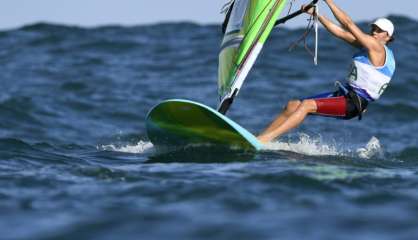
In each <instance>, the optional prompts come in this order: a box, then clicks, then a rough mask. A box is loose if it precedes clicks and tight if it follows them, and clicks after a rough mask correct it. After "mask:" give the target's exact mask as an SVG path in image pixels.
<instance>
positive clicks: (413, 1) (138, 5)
mask: <svg viewBox="0 0 418 240" xmlns="http://www.w3.org/2000/svg"><path fill="white" fill-rule="evenodd" d="M227 1H228V0H1V4H0V29H12V28H17V27H21V26H23V25H27V24H33V23H36V22H50V23H58V24H69V25H77V26H87V27H93V26H102V25H108V24H118V25H126V26H133V25H143V24H151V23H158V22H173V21H176V22H177V21H191V22H195V23H200V24H208V23H220V22H221V21H222V20H223V16H222V15H221V14H220V13H219V12H220V8H221V7H222V5H223V4H224V3H225V2H227ZM307 1H309V0H296V5H297V6H300V4H303V3H305V2H307ZM334 1H335V3H337V5H339V6H340V7H341V8H342V9H344V10H345V11H346V12H347V13H348V14H349V15H350V16H351V17H352V18H353V19H354V20H355V21H360V20H367V21H371V20H373V19H375V18H378V17H381V16H387V15H389V14H400V15H406V16H409V17H412V18H418V17H417V16H416V11H417V10H418V1H417V0H398V1H389V0H334ZM321 2H322V1H321ZM400 3H402V4H400ZM320 6H321V7H320V9H322V10H323V13H324V14H327V15H330V13H329V11H328V9H327V8H326V6H325V3H321V5H320ZM304 19H305V18H299V19H298V20H294V21H292V22H289V24H288V26H290V27H297V26H302V25H305V20H304Z"/></svg>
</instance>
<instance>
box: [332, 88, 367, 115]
mask: <svg viewBox="0 0 418 240" xmlns="http://www.w3.org/2000/svg"><path fill="white" fill-rule="evenodd" d="M335 86H336V87H337V88H338V90H339V91H341V92H342V93H343V94H344V96H345V97H347V98H348V99H349V100H351V101H352V103H353V104H354V106H355V108H356V112H357V116H358V120H359V121H360V120H361V119H362V118H363V113H365V112H366V110H367V105H368V101H367V100H365V99H364V98H362V97H360V96H359V95H358V94H357V93H356V92H355V91H354V89H353V88H352V87H351V86H349V85H345V86H344V85H343V84H341V83H340V82H339V81H336V82H335Z"/></svg>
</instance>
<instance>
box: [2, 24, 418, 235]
mask: <svg viewBox="0 0 418 240" xmlns="http://www.w3.org/2000/svg"><path fill="white" fill-rule="evenodd" d="M390 18H391V19H392V20H393V21H394V22H395V25H396V26H397V35H396V41H395V42H394V43H393V44H392V47H393V49H394V52H395V56H396V59H397V64H398V65H397V71H396V75H395V77H394V79H393V82H392V84H391V85H390V87H389V88H388V89H387V91H386V92H385V93H384V95H383V97H382V98H381V100H379V101H377V102H375V103H373V104H371V105H370V107H369V109H368V112H367V113H366V114H365V116H364V119H363V120H362V121H357V120H355V119H354V120H351V121H340V120H335V119H330V118H321V117H310V118H308V119H307V120H306V121H305V122H304V124H303V125H301V126H300V127H299V128H297V129H295V130H293V131H292V132H290V133H289V134H286V135H285V136H283V137H281V138H280V139H277V140H276V141H274V142H272V143H270V144H268V145H267V146H266V149H265V150H264V151H262V152H260V153H257V154H255V155H250V156H241V155H240V154H239V153H238V154H235V155H233V156H232V157H231V156H224V155H223V154H222V153H219V152H216V151H215V150H211V149H210V148H209V149H205V154H202V152H199V151H194V150H190V151H186V152H182V153H180V154H178V153H170V152H168V153H164V154H160V153H158V152H156V151H155V149H154V147H153V145H152V143H150V141H149V140H148V138H147V136H146V130H145V121H144V120H145V117H146V114H147V112H148V111H149V110H150V109H151V108H152V107H153V106H154V105H155V104H157V103H158V102H160V101H162V100H165V99H169V98H185V99H190V100H194V101H198V102H201V103H204V104H206V105H209V106H212V107H215V106H216V105H217V101H218V98H217V64H218V63H217V62H218V50H219V45H220V41H221V34H220V26H218V25H197V24H193V23H187V22H180V23H166V24H155V25H144V26H135V27H122V26H103V27H97V28H80V27H75V26H64V25H54V24H46V23H37V24H33V25H29V26H24V27H21V28H18V29H10V30H3V31H1V32H0V81H1V88H0V89H1V91H0V232H1V234H0V238H1V239H379V240H382V239H415V238H416V236H418V220H417V215H418V190H417V187H418V146H417V136H416V133H417V132H418V95H417V94H416V91H417V88H418V74H417V72H416V69H417V67H416V63H417V62H418V55H417V53H418V24H417V22H416V21H415V20H412V19H408V18H405V17H401V16H391V17H390ZM361 26H362V27H363V28H364V29H367V24H366V23H362V24H361ZM303 32H304V29H286V28H282V29H276V30H275V31H274V33H273V34H272V37H271V38H270V39H269V40H268V42H267V44H266V46H265V48H264V50H263V52H262V54H261V56H260V58H259V61H258V62H257V63H256V65H255V67H254V69H253V71H252V72H251V73H250V75H249V77H248V80H247V82H246V83H245V85H244V87H243V88H242V90H241V92H240V95H239V96H238V98H237V99H236V101H235V102H234V105H233V106H232V108H231V109H230V111H229V113H228V116H229V117H230V118H232V119H233V120H235V121H236V122H238V123H239V124H241V125H242V126H243V127H245V128H247V129H248V130H249V131H251V132H253V133H254V134H256V133H258V132H260V131H261V130H262V129H263V128H265V127H266V125H267V124H268V123H269V122H270V121H271V120H272V119H273V118H274V117H275V116H276V115H277V114H278V112H279V111H280V110H281V109H282V107H283V105H284V104H285V103H286V102H287V100H289V99H292V98H300V97H304V96H310V95H313V94H317V93H321V92H324V91H331V90H333V89H334V82H335V81H336V80H342V79H344V77H345V75H346V74H347V71H348V69H349V64H350V60H351V56H352V54H353V53H354V51H355V50H354V49H352V48H350V47H349V46H347V45H346V44H344V43H343V42H341V41H339V40H336V39H334V38H332V37H331V36H330V35H329V34H328V33H326V32H325V31H324V30H321V32H320V44H319V45H320V54H319V66H317V67H315V66H313V63H312V58H311V57H310V55H309V54H308V53H307V52H306V51H305V50H304V48H303V47H302V46H300V47H298V48H296V49H295V50H293V51H292V52H289V51H288V47H289V46H290V45H291V44H292V43H293V42H294V41H296V40H297V39H298V38H299V37H300V36H301V35H302V33H303ZM309 42H310V44H312V42H311V41H309ZM203 155H204V156H205V161H202V162H201V161H199V159H200V158H202V157H203Z"/></svg>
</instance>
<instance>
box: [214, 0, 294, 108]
mask: <svg viewBox="0 0 418 240" xmlns="http://www.w3.org/2000/svg"><path fill="white" fill-rule="evenodd" d="M286 3H287V0H235V3H234V6H233V9H232V12H231V16H230V19H229V22H228V25H227V28H226V32H225V35H224V38H223V40H222V44H221V50H220V54H219V68H218V94H219V97H220V99H221V101H223V100H224V99H226V98H231V97H233V95H234V94H235V95H236V94H237V93H238V91H239V89H240V88H241V85H242V83H243V82H244V80H245V78H246V76H247V75H248V72H249V71H250V69H251V68H252V66H253V65H254V62H255V60H256V59H257V56H258V54H259V53H260V51H261V49H262V47H263V44H264V43H265V41H266V39H267V38H268V36H269V35H270V32H271V30H272V29H273V27H274V23H275V21H276V20H277V18H278V17H279V15H280V13H281V12H282V10H283V8H284V6H285V5H286ZM221 104H222V102H221Z"/></svg>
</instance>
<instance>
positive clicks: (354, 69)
mask: <svg viewBox="0 0 418 240" xmlns="http://www.w3.org/2000/svg"><path fill="white" fill-rule="evenodd" d="M348 80H349V81H356V80H357V67H356V65H355V64H352V65H351V71H350V74H349V75H348Z"/></svg>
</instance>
